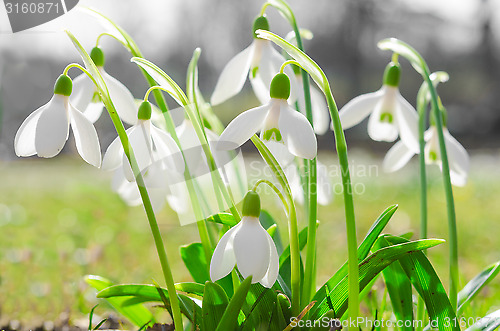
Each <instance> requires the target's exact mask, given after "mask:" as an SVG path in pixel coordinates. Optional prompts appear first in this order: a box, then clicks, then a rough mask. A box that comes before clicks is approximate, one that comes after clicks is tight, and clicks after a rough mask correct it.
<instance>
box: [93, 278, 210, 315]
mask: <svg viewBox="0 0 500 331" xmlns="http://www.w3.org/2000/svg"><path fill="white" fill-rule="evenodd" d="M204 286H205V285H203V284H197V283H179V284H176V285H175V287H176V289H177V290H178V291H182V292H185V293H188V294H190V295H195V296H197V297H201V296H202V295H203V293H204ZM161 289H162V291H163V294H164V295H165V297H166V298H167V299H168V298H169V297H170V296H169V294H168V291H167V289H165V288H161ZM97 297H98V298H106V299H108V298H113V299H114V298H118V297H125V300H124V301H122V302H121V304H122V306H123V307H126V306H129V305H130V304H131V303H139V302H148V301H153V302H163V300H162V297H161V296H160V294H159V293H158V290H157V289H156V287H155V286H153V285H139V284H125V285H114V286H110V287H107V288H104V289H103V290H101V291H100V292H99V293H97ZM178 297H179V303H180V307H181V312H182V313H183V314H184V315H186V316H187V317H188V318H189V319H190V320H193V319H194V315H196V314H198V315H201V310H199V306H198V305H197V304H196V303H195V302H194V301H193V300H192V299H190V298H189V297H187V296H185V295H182V294H178ZM108 300H109V299H108ZM198 310H199V311H198Z"/></svg>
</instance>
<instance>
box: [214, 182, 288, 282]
mask: <svg viewBox="0 0 500 331" xmlns="http://www.w3.org/2000/svg"><path fill="white" fill-rule="evenodd" d="M259 214H260V198H259V195H258V194H257V193H255V192H253V191H249V192H248V193H247V194H246V196H245V199H244V200H243V211H242V215H243V218H242V219H241V222H240V223H238V224H237V225H236V226H234V227H233V228H231V229H230V230H229V231H227V232H226V233H225V234H224V235H223V236H222V238H221V239H220V241H219V243H218V244H217V247H216V248H215V251H214V254H213V255H212V261H211V262H210V279H212V281H214V282H215V281H216V280H219V279H221V278H222V277H225V276H226V275H228V274H229V273H230V272H231V271H232V270H233V268H234V266H235V264H236V265H237V267H238V270H239V271H240V272H241V275H242V276H243V277H244V278H247V277H249V276H252V283H257V282H258V283H260V284H262V286H264V287H267V288H271V287H272V286H273V284H274V283H275V282H276V279H277V278H278V271H279V257H278V252H277V250H276V245H275V244H274V241H273V239H272V238H271V236H270V235H269V233H267V231H266V230H264V228H263V227H262V225H261V224H260V221H259Z"/></svg>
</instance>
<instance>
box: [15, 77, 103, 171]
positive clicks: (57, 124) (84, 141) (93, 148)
mask: <svg viewBox="0 0 500 331" xmlns="http://www.w3.org/2000/svg"><path fill="white" fill-rule="evenodd" d="M71 89H72V82H71V79H70V78H69V77H68V76H66V75H61V76H59V78H58V80H57V82H56V85H55V87H54V96H53V97H52V99H50V101H49V102H48V103H47V104H45V105H43V106H41V107H40V108H38V109H37V110H35V111H34V112H32V113H31V114H30V115H29V116H28V117H27V118H26V119H25V120H24V122H23V123H22V124H21V127H20V128H19V130H18V131H17V133H16V137H15V140H14V149H15V152H16V155H17V156H31V155H35V154H36V155H38V156H40V157H54V156H56V155H57V154H59V152H60V151H61V150H62V149H63V147H64V144H65V143H66V140H68V136H69V127H70V126H71V129H72V131H73V134H74V136H75V142H76V149H77V150H78V153H79V154H80V156H81V157H82V158H83V159H84V160H85V161H86V162H87V163H89V164H91V165H93V166H95V167H100V166H101V148H100V145H99V139H98V137H97V132H96V130H95V128H94V126H93V125H92V123H91V122H90V121H89V120H88V119H87V118H85V116H83V115H82V113H81V112H80V111H79V110H78V109H76V108H75V107H73V105H72V104H71V103H70V100H69V95H71Z"/></svg>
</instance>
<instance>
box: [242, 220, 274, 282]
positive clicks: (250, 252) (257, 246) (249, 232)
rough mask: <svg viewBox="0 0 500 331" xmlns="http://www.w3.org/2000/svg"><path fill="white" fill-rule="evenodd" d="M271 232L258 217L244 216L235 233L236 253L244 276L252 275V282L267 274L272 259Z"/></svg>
mask: <svg viewBox="0 0 500 331" xmlns="http://www.w3.org/2000/svg"><path fill="white" fill-rule="evenodd" d="M268 235H269V234H268V233H267V231H266V230H264V228H263V227H262V225H260V222H259V219H258V218H257V217H249V216H244V217H243V219H242V220H241V227H240V229H239V230H238V232H236V234H235V235H234V240H233V245H234V255H235V256H236V264H237V266H238V270H239V271H240V272H241V275H242V276H243V278H247V277H248V276H250V275H252V283H257V282H259V281H260V280H261V279H262V278H263V277H264V276H265V274H266V272H267V269H268V268H269V262H270V259H271V250H270V247H269V244H268V241H267V236H268Z"/></svg>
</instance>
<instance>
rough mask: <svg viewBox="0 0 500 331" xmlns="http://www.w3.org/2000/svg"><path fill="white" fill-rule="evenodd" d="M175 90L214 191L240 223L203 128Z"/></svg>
mask: <svg viewBox="0 0 500 331" xmlns="http://www.w3.org/2000/svg"><path fill="white" fill-rule="evenodd" d="M149 89H150V90H162V91H164V92H167V93H171V91H169V90H167V89H164V88H163V87H161V86H152V87H150V88H149ZM176 90H177V93H178V95H177V96H178V97H180V102H181V103H182V105H183V107H184V109H185V110H186V113H187V114H188V117H189V119H190V120H191V123H192V124H193V128H194V130H195V132H196V135H197V137H198V139H199V141H200V143H201V146H202V149H203V152H204V153H205V156H206V158H207V162H208V166H209V169H210V171H211V173H212V174H213V179H214V181H213V182H214V190H217V189H219V190H220V191H221V192H222V196H223V197H224V200H225V201H226V203H227V205H228V206H229V210H230V211H231V213H232V214H233V216H234V218H235V219H236V220H237V221H240V219H241V216H240V214H239V212H238V210H237V209H236V207H235V205H234V201H233V199H232V198H231V194H230V193H229V190H228V189H227V187H226V186H225V185H224V182H223V180H222V177H221V175H220V172H219V170H218V169H217V165H216V163H215V159H214V157H213V155H212V151H211V150H210V146H209V144H208V141H207V139H206V135H205V132H204V129H203V126H202V124H201V123H199V122H198V120H197V114H196V112H195V111H193V109H192V107H191V105H190V104H189V101H188V98H187V96H186V95H185V94H184V92H182V90H181V89H180V88H179V87H178V86H177V88H176ZM146 93H147V92H146Z"/></svg>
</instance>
